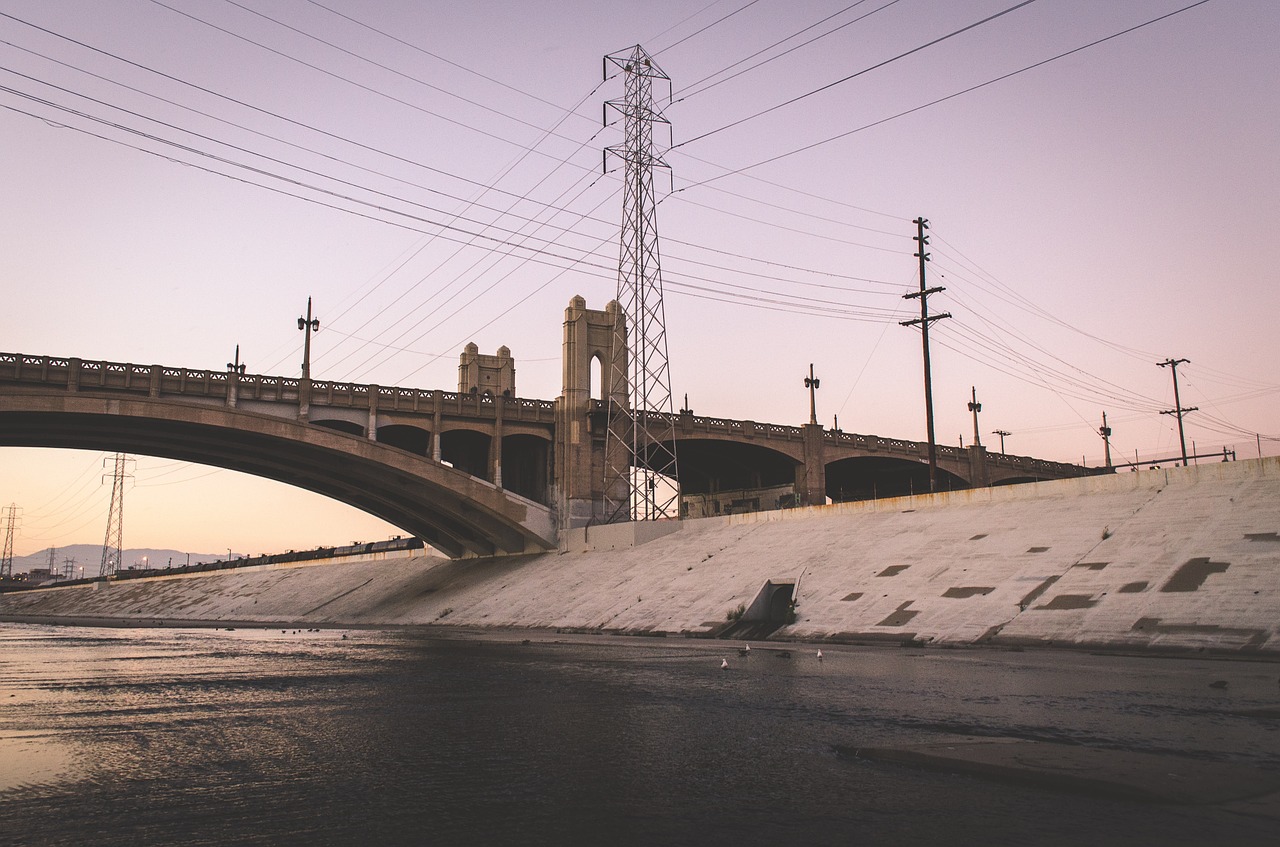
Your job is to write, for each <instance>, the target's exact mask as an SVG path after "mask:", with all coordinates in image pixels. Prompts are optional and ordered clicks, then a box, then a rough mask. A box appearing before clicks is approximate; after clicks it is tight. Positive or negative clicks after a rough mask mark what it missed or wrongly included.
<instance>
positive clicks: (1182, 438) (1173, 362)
mask: <svg viewBox="0 0 1280 847" xmlns="http://www.w3.org/2000/svg"><path fill="white" fill-rule="evenodd" d="M1156 364H1157V365H1159V366H1160V367H1162V368H1171V369H1172V370H1173V408H1172V409H1170V410H1168V411H1164V412H1161V413H1160V414H1162V415H1177V416H1178V444H1179V445H1181V447H1182V466H1183V467H1184V468H1185V467H1186V466H1187V436H1186V435H1185V434H1184V433H1183V431H1182V416H1183V415H1185V414H1186V413H1187V412H1198V411H1200V407H1198V406H1191V407H1190V408H1187V409H1184V408H1182V400H1181V399H1179V397H1178V365H1189V364H1191V360H1189V359H1165V360H1164V361H1163V362H1156Z"/></svg>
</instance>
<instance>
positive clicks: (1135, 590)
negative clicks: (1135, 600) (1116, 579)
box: [1119, 579, 1147, 594]
mask: <svg viewBox="0 0 1280 847" xmlns="http://www.w3.org/2000/svg"><path fill="white" fill-rule="evenodd" d="M1146 590H1147V581H1146V580H1145V579H1144V580H1142V581H1141V582H1126V583H1125V584H1124V585H1122V586H1120V592H1119V593H1121V594H1141V593H1142V592H1144V591H1146Z"/></svg>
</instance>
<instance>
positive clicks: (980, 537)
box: [969, 532, 987, 541]
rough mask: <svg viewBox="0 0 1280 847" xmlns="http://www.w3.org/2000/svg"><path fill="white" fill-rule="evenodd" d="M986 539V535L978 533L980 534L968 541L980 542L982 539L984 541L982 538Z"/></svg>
mask: <svg viewBox="0 0 1280 847" xmlns="http://www.w3.org/2000/svg"><path fill="white" fill-rule="evenodd" d="M986 537H987V534H986V533H985V532H980V533H978V534H977V535H975V536H973V537H972V538H970V539H969V540H970V541H981V540H982V539H984V538H986Z"/></svg>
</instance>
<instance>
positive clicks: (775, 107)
mask: <svg viewBox="0 0 1280 847" xmlns="http://www.w3.org/2000/svg"><path fill="white" fill-rule="evenodd" d="M1202 1H1203V2H1208V0H1202ZM152 2H155V0H152ZM1035 2H1036V0H1021V2H1020V3H1015V4H1014V5H1012V6H1010V7H1009V8H1007V9H1004V10H1002V11H999V12H996V13H995V14H993V15H988V16H987V17H985V18H983V19H982V20H979V21H974V22H973V23H971V24H967V25H966V26H963V27H961V28H960V29H957V30H954V31H952V32H949V33H947V34H946V35H941V36H938V37H937V38H934V39H932V40H930V41H926V42H925V43H924V44H921V45H918V46H916V47H912V48H911V49H910V50H907V51H906V52H904V53H899V54H897V55H896V56H893V57H891V58H888V59H885V60H883V61H880V62H876V63H875V64H874V65H869V66H868V67H865V68H863V69H862V70H859V71H855V72H854V73H851V74H849V75H848V76H844V77H841V78H840V79H837V80H834V81H832V82H828V83H826V84H825V85H821V86H819V87H817V88H814V89H811V90H809V91H806V92H805V93H804V94H799V95H797V96H795V97H792V98H790V99H788V100H784V101H783V102H781V103H776V104H774V105H773V106H770V107H768V108H767V109H761V110H760V111H758V112H755V113H753V114H750V115H747V116H746V117H744V118H739V119H738V120H736V121H733V122H731V123H727V124H725V125H724V126H721V127H717V128H716V129H713V130H708V131H707V132H704V133H701V134H699V135H695V136H694V137H693V138H690V139H688V140H686V141H681V142H680V143H679V144H676V145H674V146H673V148H672V149H675V148H677V147H684V146H686V145H689V144H693V143H695V142H698V141H702V140H703V139H705V138H710V137H711V136H713V135H716V134H718V133H721V132H724V131H725V130H727V129H732V128H733V127H736V126H741V125H742V124H744V123H746V122H747V121H753V120H755V119H756V118H760V117H763V116H765V115H768V114H770V113H772V112H776V111H777V110H779V109H782V108H785V107H787V106H790V105H793V104H795V103H799V102H800V101H801V100H805V99H807V98H809V97H812V96H814V95H815V94H821V93H822V92H823V91H828V90H830V89H832V88H835V87H836V86H837V85H843V84H844V83H846V82H849V81H850V80H854V79H857V78H858V77H860V76H863V75H865V74H869V73H871V72H872V71H874V70H878V69H879V68H883V67H885V66H886V65H890V64H892V63H894V62H897V61H899V60H901V59H905V58H907V57H908V56H912V55H914V54H916V53H919V52H920V51H922V50H927V49H928V48H930V47H933V46H935V45H937V44H941V43H942V42H944V41H947V40H948V39H951V38H955V37H956V36H958V35H963V34H964V33H966V32H969V31H970V30H973V29H976V28H978V27H980V26H984V25H985V24H988V23H990V22H991V21H994V20H997V19H999V18H1002V17H1004V16H1005V15H1007V14H1009V13H1011V12H1016V11H1017V10H1018V9H1021V8H1023V7H1024V6H1030V5H1031V4H1032V3H1035Z"/></svg>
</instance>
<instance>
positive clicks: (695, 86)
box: [672, 0, 901, 103]
mask: <svg viewBox="0 0 1280 847" xmlns="http://www.w3.org/2000/svg"><path fill="white" fill-rule="evenodd" d="M866 2H867V0H857V2H856V3H852V4H850V5H848V6H845V7H844V8H843V9H841V10H839V11H838V12H832V13H831V14H830V15H827V16H826V17H825V18H823V19H822V20H820V21H818V22H817V23H812V24H809V25H808V26H807V27H805V28H804V29H801V30H799V31H797V32H793V33H792V34H791V35H788V36H787V37H785V38H782V39H779V40H778V41H775V42H773V43H772V44H770V45H769V46H768V47H763V48H761V49H759V50H757V51H756V52H754V53H752V54H751V55H750V56H745V57H743V58H741V59H739V60H738V61H736V62H734V63H733V64H731V65H729V66H727V67H725V68H722V69H720V70H718V71H715V72H714V73H711V74H708V75H707V76H704V77H703V78H702V79H700V80H697V81H695V82H691V83H689V85H688V88H692V89H693V90H692V91H689V92H688V93H683V91H682V93H681V96H680V97H679V99H676V100H673V101H672V102H673V103H682V102H684V101H686V100H688V99H689V98H690V97H696V96H698V95H699V94H701V93H703V92H704V91H710V90H711V89H712V88H715V87H716V86H718V85H721V84H723V83H726V82H728V81H729V80H731V79H737V78H738V77H740V76H742V75H743V74H745V73H750V72H751V71H754V70H755V69H757V68H760V67H763V66H765V65H767V64H769V63H770V62H774V61H777V60H778V59H781V58H782V57H783V56H786V55H788V54H789V53H793V52H795V51H796V50H799V49H801V48H804V47H808V46H809V45H810V44H813V43H814V42H815V41H819V40H821V39H823V38H826V37H827V36H828V35H834V34H835V33H837V32H839V31H840V30H842V29H844V28H845V27H849V26H853V25H854V24H856V23H859V22H860V21H863V20H866V19H867V18H869V17H871V16H872V15H874V14H875V13H876V12H883V11H884V10H885V9H888V8H889V7H890V6H894V5H896V4H897V3H899V2H901V0H888V2H887V3H885V4H884V5H883V6H879V7H877V8H875V9H872V10H871V11H870V12H867V13H866V14H865V15H862V16H861V17H857V18H854V19H853V20H850V21H846V22H844V23H842V24H840V25H839V26H837V27H834V28H832V29H829V30H827V31H826V32H824V33H822V34H820V35H816V36H814V37H813V38H811V39H809V40H808V41H803V42H801V43H800V44H796V45H793V46H791V47H788V48H787V49H786V50H783V51H782V52H781V53H778V54H776V55H773V56H770V57H769V58H768V59H765V60H763V61H761V62H757V63H756V64H754V65H752V66H751V67H749V68H743V69H742V70H740V71H738V72H737V73H735V74H731V75H729V76H727V77H724V78H723V79H718V80H716V81H715V82H713V83H710V84H709V85H703V86H702V87H701V88H698V86H699V85H702V83H704V82H706V81H707V80H709V79H712V78H713V77H717V76H719V75H720V74H722V73H725V72H726V71H730V70H732V69H733V68H736V67H737V66H738V65H741V64H743V63H744V62H749V61H751V60H752V59H754V58H755V57H756V56H759V55H760V54H761V53H766V52H768V51H770V50H772V49H773V48H775V47H777V46H779V45H781V44H785V43H786V42H788V41H790V40H791V39H793V38H797V37H799V36H801V35H803V34H804V33H806V32H808V31H809V30H811V29H813V28H814V27H818V26H821V25H822V24H824V23H826V22H827V21H829V20H831V19H832V18H836V17H839V16H840V15H843V14H844V13H845V12H847V11H849V10H850V9H855V8H857V7H858V6H861V5H862V4H863V3H866Z"/></svg>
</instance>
